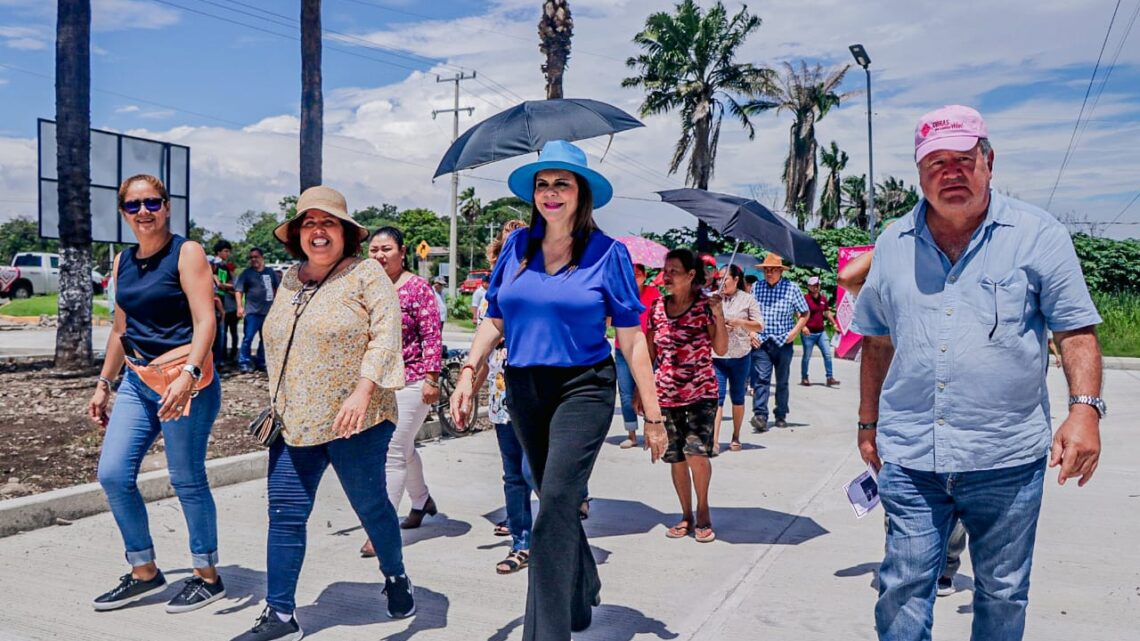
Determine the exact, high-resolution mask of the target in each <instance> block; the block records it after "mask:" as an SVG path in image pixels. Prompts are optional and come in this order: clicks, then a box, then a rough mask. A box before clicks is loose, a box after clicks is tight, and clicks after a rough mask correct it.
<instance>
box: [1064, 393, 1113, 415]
mask: <svg viewBox="0 0 1140 641" xmlns="http://www.w3.org/2000/svg"><path fill="white" fill-rule="evenodd" d="M1078 403H1080V404H1082V405H1092V406H1093V407H1094V408H1095V409H1096V413H1097V415H1098V416H1099V417H1100V418H1104V415H1105V414H1108V406H1107V405H1105V404H1104V399H1102V398H1101V397H1099V396H1090V395H1088V394H1077V395H1076V396H1070V397H1069V407H1072V406H1074V405H1076V404H1078Z"/></svg>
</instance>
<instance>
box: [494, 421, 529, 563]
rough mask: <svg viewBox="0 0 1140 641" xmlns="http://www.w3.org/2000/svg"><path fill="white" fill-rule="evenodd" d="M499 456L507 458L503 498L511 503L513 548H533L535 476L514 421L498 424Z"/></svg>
mask: <svg viewBox="0 0 1140 641" xmlns="http://www.w3.org/2000/svg"><path fill="white" fill-rule="evenodd" d="M495 436H497V437H498V438H499V456H501V457H502V459H503V498H504V499H505V500H506V505H507V527H508V528H510V530H511V549H512V550H529V549H530V530H531V528H532V527H533V525H534V520H533V518H532V517H531V513H530V493H531V492H532V491H533V490H534V477H533V476H532V475H531V472H530V462H528V461H527V460H526V453H525V452H523V448H522V444H521V443H519V439H518V437H517V436H515V428H514V427H513V426H512V425H511V424H510V423H496V424H495Z"/></svg>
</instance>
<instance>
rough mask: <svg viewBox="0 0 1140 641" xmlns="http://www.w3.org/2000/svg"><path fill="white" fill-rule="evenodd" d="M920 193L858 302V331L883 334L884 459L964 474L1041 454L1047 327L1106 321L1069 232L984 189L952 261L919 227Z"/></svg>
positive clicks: (883, 244) (883, 248)
mask: <svg viewBox="0 0 1140 641" xmlns="http://www.w3.org/2000/svg"><path fill="white" fill-rule="evenodd" d="M926 206H927V203H926V200H923V201H921V202H920V203H919V204H918V206H916V207H915V208H914V210H912V211H911V212H910V213H908V214H907V215H906V216H904V217H903V218H901V219H899V221H898V222H896V223H895V224H894V225H891V226H890V227H888V228H887V229H886V230H885V231H884V232H883V235H882V236H881V237H880V238H879V240H878V242H877V243H875V258H874V260H873V261H872V264H871V272H870V274H868V276H867V282H866V284H865V285H864V286H863V289H862V290H861V291H860V292H859V298H858V300H857V301H856V304H855V323H854V327H855V331H857V332H859V333H861V334H864V335H869V336H883V335H890V337H891V342H892V343H893V344H894V347H895V355H894V360H893V361H892V362H891V366H890V370H889V371H888V372H887V377H886V380H885V381H884V383H883V391H882V396H881V398H880V406H879V430H878V434H877V441H876V444H877V446H878V450H879V456H880V457H881V458H882V459H883V460H884V461H889V462H891V463H894V464H897V465H901V466H903V467H908V468H911V469H915V470H923V471H933V472H940V473H941V472H967V471H974V470H988V469H997V468H1003V467H1012V466H1015V465H1021V464H1023V463H1029V462H1032V461H1035V460H1037V459H1039V458H1041V457H1042V456H1044V455H1045V454H1046V453H1047V452H1048V449H1049V443H1050V431H1051V425H1050V419H1049V396H1048V390H1047V389H1046V387H1045V373H1046V370H1047V368H1048V365H1049V360H1048V352H1047V350H1046V345H1047V343H1046V340H1047V339H1046V332H1045V330H1046V327H1047V328H1048V329H1050V330H1052V331H1070V330H1075V329H1079V328H1082V327H1088V326H1091V325H1097V324H1099V323H1100V322H1101V319H1100V315H1099V314H1097V311H1096V307H1095V306H1094V305H1093V302H1092V299H1091V297H1090V296H1089V292H1088V288H1087V287H1086V286H1085V280H1084V275H1083V274H1082V273H1081V265H1080V262H1079V261H1078V260H1077V255H1076V252H1075V251H1074V249H1073V243H1072V240H1071V239H1070V237H1069V233H1068V231H1066V229H1065V227H1064V226H1063V225H1061V224H1060V223H1059V222H1057V220H1056V219H1055V218H1054V217H1053V216H1052V215H1051V214H1049V213H1048V212H1046V211H1044V210H1041V209H1038V208H1037V207H1034V206H1032V205H1029V204H1028V203H1024V202H1021V201H1019V200H1015V199H1013V198H1008V197H1006V196H1003V195H1001V194H998V193H995V192H991V194H990V207H989V211H988V212H987V213H986V218H985V220H984V221H983V222H982V224H981V226H980V227H979V228H978V230H977V231H976V232H975V233H974V236H973V238H971V240H970V244H969V246H968V247H967V249H966V251H965V252H963V254H962V255H961V257H960V258H959V259H958V262H957V263H956V264H953V265H951V264H950V260H949V259H948V258H947V257H946V255H945V254H944V253H942V251H941V250H940V249H939V248H938V246H937V245H936V244H935V242H934V239H933V237H932V236H931V234H930V229H929V228H928V227H927V226H926Z"/></svg>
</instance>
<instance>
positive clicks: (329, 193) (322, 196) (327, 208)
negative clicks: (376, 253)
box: [273, 185, 368, 243]
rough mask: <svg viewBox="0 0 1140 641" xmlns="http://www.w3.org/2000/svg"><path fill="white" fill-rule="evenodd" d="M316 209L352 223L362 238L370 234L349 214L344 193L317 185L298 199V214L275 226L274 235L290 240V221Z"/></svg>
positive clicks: (280, 239)
mask: <svg viewBox="0 0 1140 641" xmlns="http://www.w3.org/2000/svg"><path fill="white" fill-rule="evenodd" d="M314 209H317V210H320V211H323V212H325V213H326V214H328V215H330V216H336V217H337V218H339V219H341V220H343V221H345V222H346V223H351V224H352V226H353V227H356V233H357V234H358V235H359V236H360V240H364V239H365V238H366V237H367V236H368V229H367V228H366V227H364V226H362V225H361V224H360V223H358V222H356V221H355V220H353V218H352V216H349V215H348V204H347V203H345V201H344V195H343V194H341V193H340V192H339V191H337V190H335V189H333V188H332V187H325V186H324V185H316V186H315V187H309V188H308V189H306V190H305V191H304V193H302V194H301V197H300V198H298V199H297V213H296V215H294V216H293V217H292V218H290V219H289V220H286V221H285V222H283V223H281V224H280V225H278V226H277V227H275V228H274V229H273V235H274V236H275V237H276V238H277V240H279V241H281V242H283V243H287V242H289V225H290V223H292V222H293V221H294V220H299V219H300V218H301V217H302V216H304V215H305V213H306V212H309V211H311V210H314Z"/></svg>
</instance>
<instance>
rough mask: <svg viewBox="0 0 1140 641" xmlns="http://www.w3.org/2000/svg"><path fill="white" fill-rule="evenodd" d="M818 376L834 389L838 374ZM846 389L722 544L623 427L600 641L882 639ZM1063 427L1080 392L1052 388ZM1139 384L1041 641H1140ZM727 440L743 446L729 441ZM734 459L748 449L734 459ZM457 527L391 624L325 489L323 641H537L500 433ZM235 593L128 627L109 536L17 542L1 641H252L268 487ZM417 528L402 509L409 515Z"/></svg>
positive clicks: (960, 608)
mask: <svg viewBox="0 0 1140 641" xmlns="http://www.w3.org/2000/svg"><path fill="white" fill-rule="evenodd" d="M814 367H815V368H816V370H820V369H821V364H820V363H819V361H818V360H817V361H816V363H815V365H814ZM836 368H837V372H836V373H837V376H838V377H839V378H840V379H841V380H842V381H843V385H842V386H841V387H840V388H838V389H828V388H825V387H822V386H816V387H812V388H810V389H805V388H802V387H799V386H794V387H793V389H792V414H791V415H790V417H789V419H790V420H791V422H792V426H791V427H790V428H788V429H784V430H773V431H771V432H769V433H767V434H763V435H752V434H751V433H748V430H747V427H746V434H745V437H744V442H745V449H744V451H742V452H726V453H724V454H722V455H721V456H720V457H719V458H717V459H715V462H714V465H713V468H714V475H713V488H712V496H713V505H714V508H713V525H714V527H715V528H716V531H717V534H718V540H717V541H716V542H714V543H710V544H700V543H697V542H696V541H695V540H693V539H692V538H687V539H682V540H670V539H667V538H665V530H666V528H667V527H668V526H669V525H671V524H673V523H674V522H676V520H677V518H678V512H679V508H678V506H677V500H676V498H675V496H674V494H673V490H672V487H671V485H670V481H669V472H668V468H667V467H665V466H664V465H662V464H657V465H650V464H649V462H648V459H647V456H646V454H645V453H644V452H643V451H642V450H640V449H635V450H622V449H620V448H618V447H617V443H618V442H620V440H621V439H622V438H623V434H622V429H621V421H620V417H617V416H615V420H614V423H613V428H612V431H611V436H610V438H609V440H608V444H607V445H606V446H605V447H604V448H603V450H602V454H601V457H600V458H599V461H598V465H597V469H596V471H595V473H594V477H593V479H592V480H591V483H590V490H591V494H592V495H593V496H594V502H593V507H592V510H591V517H590V519H589V520H588V521H587V522H586V529H587V531H588V532H589V534H590V536H591V543H592V544H593V549H594V554H595V556H596V557H597V559H598V561H599V562H600V564H601V565H600V572H601V577H602V581H603V589H602V601H603V604H602V606H601V607H599V608H597V609H596V610H595V616H594V624H593V627H591V628H590V629H589V630H587V631H585V632H582V633H580V634H576V635H575V637H574V638H575V639H578V640H580V641H633V640H638V641H650V640H656V639H683V640H690V639H692V640H700V641H706V640H707V641H714V640H715V641H737V640H738V641H752V640H757V639H759V640H764V641H778V640H787V641H814V640H818V641H835V640H862V639H874V638H875V632H874V627H873V613H872V608H873V606H874V602H875V596H876V591H875V585H876V568H877V566H878V563H879V561H880V560H881V555H882V546H883V524H882V515H881V512H880V511H879V510H878V509H876V511H875V512H873V513H871V514H870V515H869V516H867V517H866V518H864V519H862V520H858V519H856V518H855V516H854V515H853V513H852V510H851V508H850V506H849V505H848V504H847V503H846V500H845V497H844V495H843V493H842V489H841V488H842V486H843V484H844V483H845V482H847V481H848V480H850V479H851V478H853V477H854V476H855V475H856V474H858V473H859V472H860V471H861V470H862V469H863V465H862V463H861V462H860V460H859V458H858V456H857V454H856V452H855V449H854V442H855V427H854V423H855V403H856V391H857V385H856V384H855V383H856V366H855V365H854V364H852V363H847V362H838V363H837V364H836ZM1049 380H1050V387H1051V391H1052V395H1053V401H1054V407H1055V408H1064V407H1065V403H1064V399H1065V394H1066V392H1065V388H1064V381H1063V378H1062V376H1061V375H1060V373H1059V372H1058V371H1057V370H1055V369H1054V370H1051V371H1050V374H1049ZM1137 390H1140V373H1137V372H1128V371H1110V372H1108V373H1107V385H1106V392H1105V395H1106V397H1107V399H1108V402H1109V405H1110V415H1109V417H1108V418H1107V419H1106V420H1105V421H1104V422H1103V424H1102V433H1103V440H1104V455H1103V457H1102V459H1101V464H1100V469H1099V470H1098V471H1097V474H1096V478H1095V479H1094V480H1093V482H1092V483H1091V484H1090V485H1088V486H1086V487H1084V488H1077V486H1076V483H1069V484H1068V485H1066V486H1065V487H1058V486H1057V483H1056V474H1055V472H1053V471H1050V473H1049V475H1048V481H1047V488H1046V492H1045V505H1044V510H1043V514H1042V517H1041V524H1040V530H1039V535H1038V543H1037V555H1036V560H1035V563H1034V570H1033V586H1032V590H1031V593H1030V610H1029V622H1028V631H1027V633H1026V637H1025V638H1026V639H1028V640H1033V641H1051V640H1057V641H1062V640H1064V641H1069V640H1072V639H1089V640H1096V641H1125V640H1129V639H1140V546H1137V544H1136V538H1137V532H1138V530H1140V468H1138V467H1137V464H1136V461H1137V460H1138V458H1140V432H1138V431H1137V430H1136V429H1135V428H1136V425H1137V424H1138V423H1140V394H1137ZM726 427H727V424H726ZM722 440H723V441H725V442H726V443H727V440H728V436H727V432H726V434H725V436H724V438H723V439H722ZM421 452H422V454H423V457H424V465H425V469H426V472H427V478H428V482H429V485H430V487H431V492H432V495H433V497H434V498H435V500H436V502H437V503H438V505H439V507H440V509H441V516H440V517H435V518H431V517H429V518H428V519H427V520H426V522H425V525H424V526H423V528H421V529H420V530H417V531H411V532H408V533H407V534H406V535H405V555H406V562H407V567H408V572H409V575H410V576H411V578H412V580H413V582H414V583H415V585H416V589H417V598H418V603H419V613H418V614H417V615H416V616H415V617H414V618H413V619H411V620H406V621H389V620H387V619H386V618H385V616H384V600H383V597H382V596H381V595H380V587H381V586H380V584H379V583H378V577H379V574H378V570H377V567H376V566H377V564H376V562H375V560H365V559H361V558H359V556H358V555H357V549H358V548H359V546H360V544H361V543H362V541H363V535H362V533H361V531H360V528H359V524H358V522H357V521H356V519H355V518H354V516H353V514H352V511H351V509H350V508H349V506H348V504H347V502H346V500H345V498H344V495H343V493H342V492H341V490H340V488H339V485H338V484H337V482H336V479H335V476H333V475H332V474H329V476H328V477H326V479H325V482H324V483H323V485H322V486H321V489H320V496H319V500H318V503H317V506H316V509H315V511H314V513H313V515H312V519H311V520H310V524H309V533H310V538H309V549H308V558H307V560H306V564H305V568H304V571H303V573H302V575H301V580H300V587H299V590H298V594H297V601H298V604H299V609H298V619H299V620H300V622H301V624H302V626H303V627H304V628H305V630H306V632H307V634H308V636H309V637H311V638H313V639H321V640H328V641H332V640H336V639H346V640H347V639H354V640H355V639H388V640H393V641H397V640H398V641H409V640H414V641H437V640H438V641H442V640H455V641H460V640H462V641H484V640H486V641H507V640H512V639H519V638H520V634H521V628H520V623H521V618H520V615H521V614H522V611H523V601H524V596H525V589H526V576H525V571H524V572H523V573H521V574H517V575H511V576H498V575H496V574H495V572H494V565H495V563H496V562H497V561H499V560H500V559H502V558H503V556H504V555H505V553H506V551H507V549H508V548H507V541H506V540H505V539H502V538H496V537H495V536H493V535H492V533H491V526H492V524H493V523H494V522H495V521H497V520H498V519H499V518H500V516H501V514H502V504H503V494H502V487H501V484H500V476H501V473H502V472H501V467H500V462H499V456H498V452H497V449H496V444H495V438H494V436H493V435H492V434H490V433H482V434H478V435H475V436H471V437H468V438H463V439H457V440H450V441H446V442H441V443H434V444H429V445H427V446H425V447H423V448H422V450H421ZM215 496H216V500H217V503H218V510H219V522H220V537H221V550H220V551H221V557H222V566H221V571H222V574H223V576H224V577H225V581H226V584H227V586H228V596H227V598H226V599H225V600H224V601H223V602H220V603H218V604H214V605H211V606H209V607H207V608H205V609H203V610H199V611H197V612H192V613H189V614H182V615H168V614H166V613H165V612H164V611H163V607H162V604H163V603H164V602H165V600H167V599H169V598H170V597H171V596H172V595H173V594H174V593H175V592H176V591H177V589H178V587H177V586H176V585H171V587H169V588H168V589H167V590H166V591H165V592H164V593H163V594H162V595H161V596H158V597H154V598H150V599H148V600H146V601H145V602H143V603H141V604H136V605H134V606H131V607H128V608H125V609H123V610H119V611H115V612H108V613H97V612H94V611H93V610H92V609H91V607H90V605H89V601H90V600H91V598H93V597H94V596H96V595H97V594H99V593H100V592H102V591H103V590H106V589H109V588H110V587H112V586H113V585H114V584H115V582H116V579H117V577H118V576H119V575H120V574H122V573H123V572H124V571H125V570H126V565H125V564H124V562H123V560H122V550H121V547H120V546H121V541H120V538H119V535H118V533H117V531H116V529H115V525H114V522H113V520H112V519H111V517H110V515H109V514H103V515H99V516H95V517H91V518H87V519H83V520H81V521H78V522H76V523H74V524H72V525H69V526H66V527H59V526H57V527H51V528H48V529H43V530H38V531H34V532H29V533H25V534H20V535H16V536H11V537H8V538H5V539H0V568H3V569H2V570H0V594H3V595H4V602H5V603H4V607H2V608H0V638H3V639H21V640H23V639H37V640H39V639H83V640H89V641H98V640H112V639H113V640H116V641H126V640H133V639H138V640H143V639H146V640H151V639H164V640H168V641H179V640H182V639H185V640H188V641H189V640H193V641H200V640H203V639H210V640H225V639H230V638H231V637H233V636H235V635H237V634H239V633H241V632H242V631H244V630H246V629H247V628H248V627H249V626H250V625H251V624H252V623H253V620H254V618H255V617H256V616H257V614H258V613H259V612H260V611H261V608H262V606H263V599H264V595H265V529H266V507H265V484H264V481H255V482H250V483H245V484H241V485H234V486H229V487H224V488H220V489H218V490H217V491H216V493H215ZM407 509H408V506H407V503H406V501H405V504H404V505H403V507H402V509H401V513H403V512H406V511H407ZM150 515H151V527H152V531H153V534H154V536H155V539H156V544H157V549H158V555H159V561H160V564H161V566H162V568H163V569H164V570H165V571H166V573H167V576H168V577H169V578H170V579H171V580H172V582H173V581H177V580H178V579H182V578H185V577H186V576H187V574H188V572H189V570H188V567H187V565H188V554H187V552H186V528H185V523H184V521H183V518H182V515H181V514H180V509H179V506H178V502H177V501H176V500H163V501H159V502H157V503H155V504H152V505H151V506H150ZM957 584H958V586H959V587H960V589H961V591H960V592H959V593H957V594H954V595H952V596H949V597H946V598H941V599H939V600H938V602H937V604H936V610H935V633H934V638H935V639H936V640H938V641H950V640H955V641H958V640H962V639H967V638H968V637H969V629H970V620H971V612H970V599H971V595H972V592H971V590H972V582H971V568H970V565H969V560H968V555H967V558H966V562H965V563H964V565H963V568H962V571H961V573H960V574H959V576H958V582H957Z"/></svg>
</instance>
